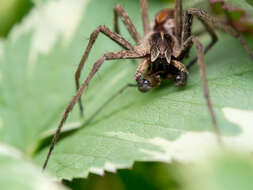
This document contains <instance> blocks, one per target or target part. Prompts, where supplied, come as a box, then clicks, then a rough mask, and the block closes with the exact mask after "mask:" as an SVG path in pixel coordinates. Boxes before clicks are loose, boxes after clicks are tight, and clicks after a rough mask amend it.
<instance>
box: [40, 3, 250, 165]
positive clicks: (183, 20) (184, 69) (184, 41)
mask: <svg viewBox="0 0 253 190" xmlns="http://www.w3.org/2000/svg"><path fill="white" fill-rule="evenodd" d="M140 6H141V16H142V23H143V28H144V34H145V37H144V38H143V39H142V38H141V36H140V34H139V33H138V32H137V30H136V28H135V26H134V24H133V23H132V21H131V19H130V18H129V16H128V14H127V13H126V12H125V10H124V9H123V8H122V7H121V6H120V5H116V6H115V8H114V30H115V32H113V31H111V30H110V29H109V28H107V27H106V26H103V25H101V26H99V27H97V28H96V29H95V30H94V31H93V32H92V34H91V36H90V39H89V43H88V45H87V48H86V50H85V52H84V54H83V56H82V59H81V61H80V64H79V66H78V68H77V71H76V73H75V82H76V89H77V92H76V94H75V96H74V98H73V99H72V100H71V101H70V103H69V105H68V106H67V108H66V110H65V112H64V115H63V117H62V119H61V121H60V124H59V126H58V129H57V131H56V133H55V136H54V137H53V139H52V142H51V145H50V149H49V152H48V155H47V158H46V160H45V162H44V165H43V169H45V168H46V166H47V163H48V160H49V157H50V155H51V152H52V150H53V148H54V145H55V143H56V140H57V138H58V136H59V134H60V131H61V128H62V126H63V123H64V122H65V120H66V119H67V117H68V115H69V113H70V111H71V110H72V109H73V107H74V105H75V104H76V102H77V101H79V107H80V111H81V114H82V113H83V107H82V103H81V95H82V93H83V91H84V89H85V88H86V87H87V85H88V84H89V82H90V81H91V79H92V78H93V76H94V75H95V74H96V73H97V71H98V70H99V68H100V67H101V66H102V64H103V63H104V61H108V60H115V59H142V61H141V62H140V64H139V66H138V69H137V71H136V74H135V79H136V82H137V84H134V85H132V84H129V85H126V86H125V87H124V88H122V89H121V90H120V91H119V92H118V93H116V94H115V95H114V96H113V97H115V96H116V95H117V94H119V93H121V92H122V91H123V90H124V89H126V88H127V87H131V86H135V87H138V89H139V90H140V91H141V92H147V91H149V90H150V89H152V88H155V87H157V86H159V85H160V83H161V80H163V79H173V80H174V82H175V85H176V86H178V87H180V86H185V85H186V81H187V76H188V74H189V73H188V69H189V68H190V67H191V66H192V65H194V64H195V63H196V62H197V61H198V64H199V68H200V74H201V78H202V85H203V91H204V97H205V99H206V102H207V105H208V110H209V112H210V115H211V118H212V122H213V125H214V128H215V131H216V133H217V137H218V139H219V141H221V137H220V131H219V127H218V124H217V121H216V117H215V114H214V110H213V107H212V104H211V101H210V98H209V91H208V85H207V78H206V70H205V64H204V55H205V54H206V53H207V52H208V50H210V49H211V47H213V45H214V44H215V43H216V42H217V40H218V38H217V36H216V34H215V31H214V29H213V28H218V29H221V30H223V31H225V32H227V33H229V34H230V35H232V36H234V37H235V38H237V39H239V41H240V42H241V44H242V46H243V47H244V48H245V49H246V51H247V52H248V53H249V54H250V56H251V57H252V58H253V52H251V50H250V49H249V47H248V46H247V44H246V43H245V41H244V40H243V39H242V38H241V36H240V34H239V33H238V32H237V31H235V30H234V29H233V28H232V27H231V26H229V25H227V24H225V23H224V22H221V21H218V20H217V19H216V18H213V17H211V16H209V15H208V14H207V13H206V12H205V11H203V10H199V9H195V8H190V9H187V10H185V11H183V10H182V0H175V8H174V9H164V10H161V11H160V12H158V13H157V14H156V16H155V19H154V24H153V27H152V29H151V26H150V24H149V19H148V2H147V0H140ZM118 17H119V18H120V19H121V20H122V21H123V23H124V25H125V26H126V28H127V30H128V32H129V33H130V35H131V36H132V38H133V39H134V41H135V42H136V44H137V45H136V46H134V45H132V44H131V43H129V42H128V41H127V40H126V39H125V38H123V37H122V36H121V35H120V34H119V28H118ZM193 17H196V18H197V19H198V20H200V21H201V23H202V24H203V26H204V27H205V29H206V31H207V32H208V34H209V35H210V37H211V42H210V43H209V44H208V45H207V46H206V47H203V45H202V44H201V43H200V41H199V39H198V37H197V36H195V35H192V33H191V27H192V19H193ZM100 32H101V33H103V34H104V35H106V36H107V37H109V38H110V39H111V40H113V41H114V42H116V43H117V44H119V45H120V46H121V47H122V48H124V49H125V50H122V51H118V52H110V53H105V54H104V55H103V56H102V57H101V58H99V59H98V60H97V62H96V63H95V64H94V65H93V68H92V70H91V72H90V73H89V75H88V77H87V78H86V80H85V81H84V82H83V84H82V85H81V86H80V84H79V78H80V73H81V70H82V69H83V66H84V63H85V61H86V59H87V57H88V55H89V53H90V50H91V48H92V47H93V44H94V43H95V41H96V39H97V37H98V34H99V33H100ZM192 45H194V46H195V47H196V49H197V56H196V58H194V59H193V60H192V61H191V62H190V63H189V64H188V65H187V66H185V65H183V64H182V63H181V61H182V60H183V59H184V58H185V57H186V56H187V55H188V53H189V50H190V49H191V47H192ZM110 100H112V98H111V99H110Z"/></svg>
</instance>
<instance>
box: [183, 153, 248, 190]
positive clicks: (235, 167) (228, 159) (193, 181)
mask: <svg viewBox="0 0 253 190" xmlns="http://www.w3.org/2000/svg"><path fill="white" fill-rule="evenodd" d="M182 173H183V174H184V175H185V176H187V177H186V179H187V180H186V181H187V182H188V183H186V184H187V189H190V190H191V189H192V190H193V189H202V188H203V187H205V189H206V190H211V189H217V190H226V189H230V190H237V189H252V188H253V183H252V181H251V180H249V179H252V177H253V162H252V158H251V156H245V155H244V156H242V155H240V156H239V155H236V154H234V153H223V154H220V155H218V156H217V155H216V156H213V158H212V159H208V160H207V161H205V162H202V163H201V164H199V165H198V166H197V167H191V168H190V169H189V170H185V168H184V171H183V172H182ZM203 176H205V177H203ZM199 179H201V180H199Z"/></svg>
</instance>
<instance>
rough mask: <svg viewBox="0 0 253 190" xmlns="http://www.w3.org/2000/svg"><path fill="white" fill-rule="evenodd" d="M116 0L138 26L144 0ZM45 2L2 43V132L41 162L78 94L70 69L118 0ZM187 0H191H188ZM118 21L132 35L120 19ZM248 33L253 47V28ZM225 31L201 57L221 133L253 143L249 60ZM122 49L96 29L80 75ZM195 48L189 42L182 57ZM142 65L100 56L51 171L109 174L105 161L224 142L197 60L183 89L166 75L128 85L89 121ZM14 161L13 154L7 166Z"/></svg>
mask: <svg viewBox="0 0 253 190" xmlns="http://www.w3.org/2000/svg"><path fill="white" fill-rule="evenodd" d="M78 2H79V3H78ZM117 2H119V3H120V4H122V6H123V7H124V8H125V9H126V11H127V12H128V13H129V15H130V17H131V18H132V19H133V21H134V23H135V25H136V26H137V29H138V31H142V30H141V26H142V25H141V22H140V20H141V19H140V15H139V5H138V1H123V0H119V1H117ZM196 2H200V0H198V1H196V0H195V1H194V3H196ZM44 3H45V4H44ZM58 3H59V4H58ZM202 3H203V2H202ZM41 4H42V5H41V6H40V7H39V8H38V9H37V10H35V9H34V10H33V12H32V13H31V14H30V17H28V18H27V19H26V20H25V21H23V24H22V25H20V26H19V27H17V29H16V30H15V31H13V32H12V33H11V35H10V36H9V37H8V38H7V40H6V41H5V42H3V43H2V44H1V47H0V141H1V143H4V144H8V145H9V146H11V147H14V148H15V149H18V150H19V151H21V152H22V154H23V157H25V158H29V159H33V161H34V162H35V164H37V165H38V166H40V167H41V166H42V163H43V161H44V159H45V157H46V153H47V151H48V144H49V141H48V138H49V137H51V135H52V134H53V133H52V130H53V131H55V129H56V127H57V126H58V122H59V120H60V118H61V116H62V113H63V111H64V108H65V107H66V105H67V103H68V102H69V101H70V99H71V98H72V97H73V95H74V92H75V87H74V72H75V69H76V67H77V64H78V62H79V60H80V57H81V55H82V51H83V49H84V47H85V46H86V44H87V42H88V37H89V35H90V33H91V32H92V31H93V30H94V29H95V28H96V27H97V26H98V25H99V24H105V25H107V26H109V27H110V28H112V18H113V13H112V12H111V11H108V10H111V9H112V8H113V7H114V6H115V4H116V3H115V0H107V1H106V2H105V1H104V0H96V1H77V2H75V4H73V3H71V2H70V1H67V0H62V1H43V2H42V1H41ZM149 4H150V17H151V16H153V15H154V14H155V13H156V12H157V11H158V10H159V9H161V8H162V7H167V6H168V5H167V3H161V2H158V1H150V2H149ZM59 5H61V6H59ZM72 6H73V7H72ZM169 6H170V7H172V4H170V5H169ZM187 6H189V7H192V6H193V5H191V3H189V1H188V3H187ZM48 7H50V8H48ZM98 7H101V8H100V9H99V14H98V11H97V10H98ZM47 8H48V9H47ZM242 8H243V7H242ZM69 10H72V11H73V10H74V11H75V12H71V11H69ZM40 11H41V12H40ZM50 11H51V12H50ZM42 13H43V14H45V15H44V16H43V17H41V14H42ZM53 13H57V14H55V15H54V14H53ZM63 15H64V16H63ZM70 18H71V19H73V20H75V22H73V21H71V19H70ZM68 19H69V22H66V21H67V20H68ZM31 23H32V24H31ZM68 23H70V24H68ZM29 24H30V25H29ZM120 29H121V32H122V35H123V36H125V37H126V38H127V39H128V40H129V41H131V42H133V40H131V38H130V36H129V35H128V34H127V32H126V30H125V28H124V27H123V25H122V24H121V26H120ZM41 31H43V32H44V33H43V32H42V33H41ZM141 34H142V32H141ZM245 38H246V40H247V43H248V44H249V45H250V46H251V48H253V38H252V37H250V36H248V37H246V36H245ZM52 39H53V40H52ZM219 39H220V40H219V42H218V43H217V45H216V46H215V47H214V48H213V49H212V50H211V51H210V53H208V54H207V56H206V57H205V62H206V69H207V74H208V83H209V87H210V91H211V99H212V102H213V105H214V107H215V113H216V115H217V117H218V123H219V126H220V128H221V131H222V134H223V141H224V143H225V145H226V146H227V147H229V148H231V147H233V148H236V147H239V149H240V150H243V149H245V150H246V151H252V149H253V144H252V143H251V138H250V132H252V131H251V123H252V118H253V117H251V116H252V110H253V99H252V92H253V88H252V85H251V84H252V82H253V78H252V72H253V65H252V60H251V59H250V57H249V56H248V55H247V53H246V52H245V51H244V49H243V48H242V47H241V45H240V43H239V42H238V40H237V39H234V38H232V37H231V36H229V35H227V34H224V33H219ZM201 41H202V42H203V43H204V44H207V43H208V41H209V37H208V36H206V35H205V36H203V37H201ZM119 49H120V48H119V47H118V46H117V45H115V44H113V43H112V42H111V41H110V40H109V39H107V38H106V37H104V36H102V35H100V37H99V39H98V40H97V42H96V44H95V46H94V49H93V50H92V53H91V55H90V56H89V59H88V62H87V65H86V67H85V69H84V71H83V73H82V80H83V79H84V78H85V76H87V74H88V72H89V70H90V69H91V66H92V64H93V63H94V62H95V61H96V60H97V59H98V58H99V57H100V56H101V55H102V54H103V53H104V52H105V51H115V50H119ZM194 55H195V51H194V50H193V51H192V52H191V57H190V58H189V59H187V60H185V64H187V63H188V62H189V61H190V59H191V58H193V57H194ZM136 67H137V62H135V61H128V60H121V61H112V62H108V63H105V64H104V65H103V67H102V69H101V70H100V71H99V74H98V75H97V76H96V77H95V78H94V80H93V81H92V82H91V84H90V85H89V88H88V90H87V91H86V92H85V94H84V96H83V101H84V103H85V117H84V118H83V119H80V118H79V112H78V109H77V108H78V107H77V106H76V108H75V109H74V111H73V112H72V113H71V116H70V118H69V119H68V121H67V123H66V125H65V126H64V130H65V131H66V133H65V135H62V138H61V139H60V141H58V143H57V145H56V147H55V150H54V152H53V154H52V157H51V159H50V161H49V165H48V170H47V171H49V172H50V173H51V174H52V175H53V176H56V177H57V178H59V179H62V178H64V179H72V178H82V177H85V176H88V174H89V173H90V172H91V173H96V174H103V173H104V170H105V171H113V172H114V171H116V170H117V169H119V168H128V167H131V166H132V165H133V163H134V162H136V161H162V162H169V163H170V162H171V161H172V160H176V161H178V162H180V163H184V162H187V163H188V162H193V163H195V164H196V163H198V161H199V160H201V158H202V156H203V155H207V154H210V152H212V151H215V149H216V148H218V146H217V141H216V136H215V135H214V134H213V126H212V122H211V120H210V116H209V113H208V110H207V107H206V103H205V100H204V98H203V93H202V86H201V79H200V75H199V70H198V66H197V65H196V66H194V67H193V68H192V69H191V70H190V77H189V81H188V85H187V86H186V87H185V88H183V89H178V88H176V87H174V86H173V83H172V82H171V81H168V82H165V83H164V84H163V85H162V86H161V87H159V88H158V89H155V90H153V91H152V92H150V93H147V94H141V93H140V92H138V91H137V89H128V90H127V91H125V92H124V93H123V94H121V95H120V96H119V97H118V98H117V99H115V100H114V101H113V103H111V104H110V105H108V106H107V107H106V108H105V109H104V110H103V111H102V112H100V113H99V114H97V115H96V117H95V118H94V119H93V120H92V121H91V122H89V123H87V121H89V118H90V117H91V116H92V115H93V114H94V113H96V110H97V109H98V108H99V107H100V106H101V105H102V104H103V103H104V102H105V101H106V100H108V98H109V97H110V96H111V95H112V94H114V93H115V92H116V91H117V90H118V89H120V88H122V87H123V86H124V85H125V84H126V83H128V82H134V79H133V76H134V72H135V70H136ZM72 129H74V130H73V131H72V132H69V131H68V130H72ZM226 159H227V158H226ZM5 160H6V157H4V158H3V162H4V161H5ZM13 162H14V164H16V165H17V167H18V165H22V164H23V160H22V159H18V160H17V162H16V160H14V161H13ZM246 162H247V161H246ZM14 164H13V163H12V162H11V163H8V165H7V168H8V167H9V168H11V166H12V165H14ZM16 165H14V166H15V167H16ZM24 165H25V167H24V168H26V167H27V165H26V164H24ZM0 167H1V168H2V167H3V166H0ZM31 167H35V166H34V165H33V166H31ZM6 170H7V169H6ZM23 170H25V169H23ZM27 171H29V170H27ZM189 172H191V170H189ZM193 173H194V172H193ZM29 175H33V173H31V174H29ZM38 175H39V174H38ZM9 176H11V174H10V175H9ZM34 176H37V174H34ZM189 176H190V174H189ZM0 183H1V182H0Z"/></svg>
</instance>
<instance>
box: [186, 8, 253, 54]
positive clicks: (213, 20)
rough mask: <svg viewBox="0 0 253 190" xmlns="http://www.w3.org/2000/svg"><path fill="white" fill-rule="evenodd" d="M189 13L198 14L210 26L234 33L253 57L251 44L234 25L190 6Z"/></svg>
mask: <svg viewBox="0 0 253 190" xmlns="http://www.w3.org/2000/svg"><path fill="white" fill-rule="evenodd" d="M187 13H188V14H191V15H194V16H196V17H197V18H198V19H199V20H201V21H202V22H204V23H206V24H208V25H209V26H210V28H212V27H214V28H217V29H220V30H222V31H224V32H226V33H228V34H230V35H232V36H233V37H235V38H237V39H238V40H239V41H240V43H241V45H242V47H243V48H244V49H245V50H246V51H247V53H248V54H249V55H250V56H251V58H253V51H252V50H251V49H250V48H249V46H248V45H247V43H246V41H245V40H244V39H243V38H242V36H241V35H240V33H239V32H237V31H236V30H235V29H234V28H233V27H231V26H230V25H228V24H227V23H225V22H222V21H220V20H218V19H216V18H214V17H212V16H210V15H208V14H207V13H206V12H205V11H204V10H199V9H195V8H190V9H188V10H187ZM209 33H210V32H209ZM209 49H210V48H209Z"/></svg>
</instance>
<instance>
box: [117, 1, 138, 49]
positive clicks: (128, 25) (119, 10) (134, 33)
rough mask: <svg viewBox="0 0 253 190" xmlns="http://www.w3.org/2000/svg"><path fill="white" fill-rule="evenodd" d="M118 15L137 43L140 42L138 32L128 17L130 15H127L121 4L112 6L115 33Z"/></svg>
mask: <svg viewBox="0 0 253 190" xmlns="http://www.w3.org/2000/svg"><path fill="white" fill-rule="evenodd" d="M118 17H120V18H121V20H122V22H123V23H124V24H125V26H126V28H127V30H128V32H129V33H130V35H131V36H132V38H133V39H134V41H135V42H136V43H137V44H140V43H141V41H142V39H141V36H140V34H139V33H138V31H137V29H136V27H135V26H134V24H133V22H132V20H131V19H130V17H129V16H128V14H127V13H126V11H125V10H124V9H123V7H122V6H121V5H116V6H115V7H114V31H115V32H116V33H117V34H119V24H118Z"/></svg>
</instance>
